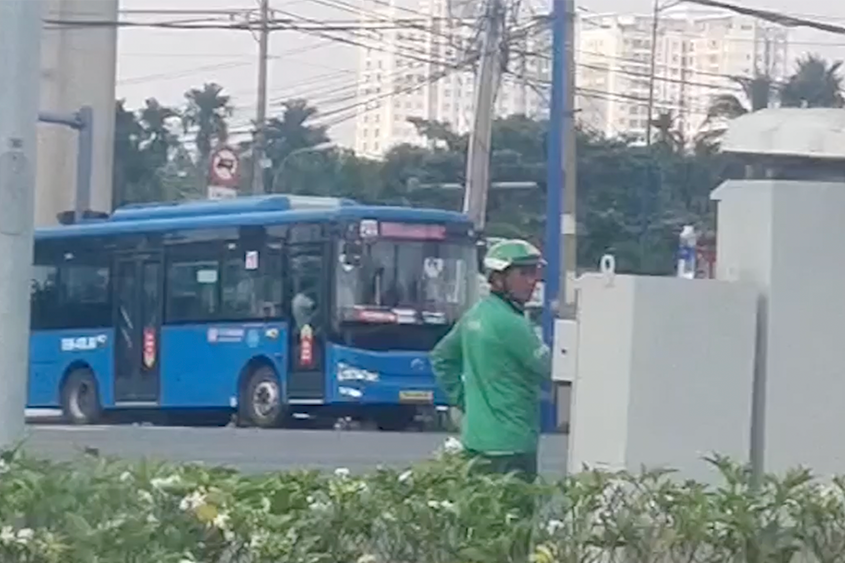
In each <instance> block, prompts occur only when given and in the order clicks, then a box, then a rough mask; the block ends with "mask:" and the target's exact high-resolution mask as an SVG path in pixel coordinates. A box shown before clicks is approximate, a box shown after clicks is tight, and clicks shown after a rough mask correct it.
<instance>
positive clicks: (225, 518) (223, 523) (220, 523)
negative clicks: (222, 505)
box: [211, 512, 231, 530]
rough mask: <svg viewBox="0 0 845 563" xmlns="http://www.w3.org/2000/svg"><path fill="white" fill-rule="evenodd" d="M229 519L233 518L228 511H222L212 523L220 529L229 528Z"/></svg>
mask: <svg viewBox="0 0 845 563" xmlns="http://www.w3.org/2000/svg"><path fill="white" fill-rule="evenodd" d="M229 520H231V518H230V516H229V513H228V512H220V513H219V514H218V515H217V516H215V517H214V520H212V521H211V524H212V525H213V526H214V527H215V528H217V529H219V530H227V529H228V528H229Z"/></svg>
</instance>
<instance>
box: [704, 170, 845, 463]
mask: <svg viewBox="0 0 845 563" xmlns="http://www.w3.org/2000/svg"><path fill="white" fill-rule="evenodd" d="M713 198H714V199H716V200H718V201H719V204H718V223H719V231H718V247H717V252H718V259H717V270H718V271H717V275H718V277H719V278H720V279H726V280H735V279H738V280H742V281H745V282H749V283H753V284H754V285H756V286H757V287H758V289H759V292H760V295H761V297H762V299H763V302H762V306H761V318H762V319H763V321H764V322H763V325H762V329H761V331H760V337H761V338H760V342H759V343H758V347H759V351H758V362H761V363H760V365H759V366H758V369H759V370H760V371H761V372H762V377H763V380H762V383H763V385H762V387H763V390H764V394H763V397H764V399H765V409H764V412H765V418H764V421H763V427H764V431H765V448H766V449H765V456H764V457H765V459H764V465H765V470H766V471H771V472H774V473H778V474H783V473H784V472H786V471H788V470H789V469H793V468H795V467H797V466H799V465H801V466H804V467H809V468H811V469H812V470H813V471H815V472H816V473H817V474H819V475H821V476H824V477H827V476H830V475H833V474H840V475H841V474H843V473H845V449H843V447H842V428H843V426H845V409H843V401H845V346H843V334H845V331H843V322H845V292H843V280H845V247H843V246H842V244H841V241H842V240H843V238H845V221H843V220H842V218H843V216H845V186H843V185H842V184H839V183H834V182H812V181H783V180H781V181H772V180H738V181H730V182H726V183H725V184H723V185H722V186H721V187H719V188H718V189H717V190H716V191H715V192H714V193H713Z"/></svg>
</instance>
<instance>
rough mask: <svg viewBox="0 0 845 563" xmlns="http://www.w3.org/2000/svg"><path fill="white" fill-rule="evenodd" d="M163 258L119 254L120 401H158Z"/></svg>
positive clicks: (117, 367) (116, 374) (117, 385)
mask: <svg viewBox="0 0 845 563" xmlns="http://www.w3.org/2000/svg"><path fill="white" fill-rule="evenodd" d="M162 273H163V272H162V260H161V258H160V257H159V256H153V255H145V256H132V257H119V258H118V259H117V263H116V267H115V274H116V275H115V284H116V285H115V315H116V323H115V328H116V336H115V339H116V342H115V369H114V396H115V402H116V403H123V404H124V405H125V404H127V403H138V404H156V403H158V401H159V387H160V385H159V376H160V371H161V370H160V361H161V358H160V354H159V350H160V349H161V345H160V339H161V318H162V293H163V291H162V286H163V279H162Z"/></svg>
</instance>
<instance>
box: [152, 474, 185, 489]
mask: <svg viewBox="0 0 845 563" xmlns="http://www.w3.org/2000/svg"><path fill="white" fill-rule="evenodd" d="M181 483H182V478H181V477H179V476H178V475H175V474H174V475H171V476H169V477H156V478H155V479H152V480H151V481H150V485H152V486H153V488H154V489H158V490H164V489H168V488H170V487H175V486H177V485H179V484H181Z"/></svg>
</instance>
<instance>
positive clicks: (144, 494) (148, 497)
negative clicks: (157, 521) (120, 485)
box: [138, 489, 155, 504]
mask: <svg viewBox="0 0 845 563" xmlns="http://www.w3.org/2000/svg"><path fill="white" fill-rule="evenodd" d="M138 499H139V500H140V501H141V502H143V503H144V504H153V503H154V502H155V500H154V499H153V495H152V493H150V491H145V490H144V489H141V490H140V491H138Z"/></svg>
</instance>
